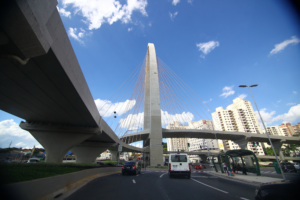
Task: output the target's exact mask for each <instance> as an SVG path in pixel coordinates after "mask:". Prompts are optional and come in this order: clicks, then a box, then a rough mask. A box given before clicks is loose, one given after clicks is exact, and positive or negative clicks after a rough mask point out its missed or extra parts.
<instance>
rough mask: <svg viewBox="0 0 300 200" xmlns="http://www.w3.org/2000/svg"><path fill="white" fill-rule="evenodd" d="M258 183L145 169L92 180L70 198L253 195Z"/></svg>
mask: <svg viewBox="0 0 300 200" xmlns="http://www.w3.org/2000/svg"><path fill="white" fill-rule="evenodd" d="M254 191H255V186H253V185H248V184H243V183H238V182H234V181H229V180H226V179H222V178H218V177H215V176H212V175H209V174H206V173H204V172H202V173H201V172H198V173H192V178H191V179H188V178H187V177H176V178H172V179H171V178H169V176H168V173H167V172H166V171H158V170H157V171H153V170H151V171H150V170H147V171H145V170H143V171H142V174H140V175H137V176H135V175H125V176H123V175H121V173H120V174H114V175H109V176H104V177H100V178H97V179H94V180H92V181H91V182H89V183H88V184H86V185H85V186H84V187H82V188H80V189H79V190H77V191H76V192H74V193H73V194H71V195H70V196H68V197H67V198H66V199H67V200H77V199H78V200H82V199H89V200H94V199H95V200H96V199H110V200H111V199H119V200H121V199H130V200H135V199H139V200H141V199H143V200H150V199H155V200H157V199H166V200H169V199H170V200H173V199H183V200H185V199H202V198H203V199H205V200H209V199H212V200H215V199H220V200H222V199H226V200H232V199H245V200H247V199H249V200H250V199H254Z"/></svg>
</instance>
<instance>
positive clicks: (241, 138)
mask: <svg viewBox="0 0 300 200" xmlns="http://www.w3.org/2000/svg"><path fill="white" fill-rule="evenodd" d="M162 135H163V138H205V139H221V140H232V141H234V142H235V143H237V144H238V145H239V146H240V147H241V148H242V149H246V148H247V143H248V142H266V143H268V142H269V139H268V137H267V135H266V134H253V133H246V132H229V131H216V130H199V129H162ZM148 138H149V131H147V130H143V131H141V132H138V133H132V134H128V135H125V136H123V137H122V138H121V140H122V141H124V142H125V143H132V142H137V141H141V140H144V141H145V140H146V141H147V140H148ZM270 139H271V141H272V143H273V145H274V147H275V149H277V151H278V152H280V153H279V156H280V158H281V160H285V159H288V157H286V158H285V157H284V155H283V153H282V152H281V146H282V144H299V145H300V138H299V137H285V136H276V135H270ZM146 149H147V148H146ZM292 158H294V157H292ZM295 159H296V160H297V158H295Z"/></svg>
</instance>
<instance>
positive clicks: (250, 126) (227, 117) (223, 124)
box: [212, 97, 264, 155]
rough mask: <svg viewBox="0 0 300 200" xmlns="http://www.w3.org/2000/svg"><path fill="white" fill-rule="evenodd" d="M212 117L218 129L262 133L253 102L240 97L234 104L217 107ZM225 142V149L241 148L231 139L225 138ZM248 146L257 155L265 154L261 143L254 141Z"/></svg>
mask: <svg viewBox="0 0 300 200" xmlns="http://www.w3.org/2000/svg"><path fill="white" fill-rule="evenodd" d="M212 118H213V123H214V126H215V129H216V130H220V131H233V132H249V133H255V134H260V133H262V132H261V129H260V126H259V123H258V120H257V118H256V115H255V113H254V110H253V107H252V105H251V102H250V101H247V100H244V99H242V98H240V97H238V98H236V99H234V100H233V104H231V105H229V106H227V107H226V109H224V108H223V107H218V108H216V112H214V113H212ZM223 144H224V149H225V150H233V149H240V147H239V145H238V144H236V143H234V142H233V141H231V140H223ZM247 148H248V149H249V150H252V151H253V152H254V153H256V154H257V155H264V151H263V147H262V145H261V143H259V145H258V146H253V144H252V142H249V143H248V145H247Z"/></svg>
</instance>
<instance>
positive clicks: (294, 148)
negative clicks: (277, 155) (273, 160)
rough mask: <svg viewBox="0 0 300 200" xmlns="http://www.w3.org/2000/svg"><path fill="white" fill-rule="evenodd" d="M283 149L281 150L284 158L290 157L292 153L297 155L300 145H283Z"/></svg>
mask: <svg viewBox="0 0 300 200" xmlns="http://www.w3.org/2000/svg"><path fill="white" fill-rule="evenodd" d="M283 146H284V147H285V148H282V149H281V150H282V151H283V152H284V155H285V156H290V155H291V152H293V153H294V155H297V153H296V151H299V149H298V148H299V147H300V145H297V144H285V145H283Z"/></svg>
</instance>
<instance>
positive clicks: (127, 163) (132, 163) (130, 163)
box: [125, 162, 135, 165]
mask: <svg viewBox="0 0 300 200" xmlns="http://www.w3.org/2000/svg"><path fill="white" fill-rule="evenodd" d="M125 165H135V162H126V163H125Z"/></svg>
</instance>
